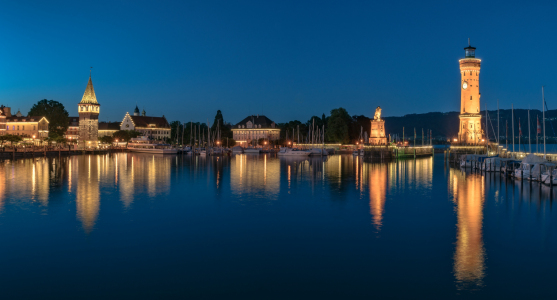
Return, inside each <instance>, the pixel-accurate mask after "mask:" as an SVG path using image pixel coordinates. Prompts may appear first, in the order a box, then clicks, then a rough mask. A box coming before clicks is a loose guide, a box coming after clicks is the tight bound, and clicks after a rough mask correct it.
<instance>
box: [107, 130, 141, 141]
mask: <svg viewBox="0 0 557 300" xmlns="http://www.w3.org/2000/svg"><path fill="white" fill-rule="evenodd" d="M140 135H141V132H138V131H133V130H118V131H116V132H115V133H114V134H112V137H113V138H115V139H118V140H119V141H123V142H129V140H130V139H132V138H136V137H138V136H140Z"/></svg>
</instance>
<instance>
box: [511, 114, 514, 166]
mask: <svg viewBox="0 0 557 300" xmlns="http://www.w3.org/2000/svg"><path fill="white" fill-rule="evenodd" d="M511 122H512V124H511V127H512V134H513V155H514V104H511Z"/></svg>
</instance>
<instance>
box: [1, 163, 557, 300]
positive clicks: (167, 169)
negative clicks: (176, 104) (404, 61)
mask: <svg viewBox="0 0 557 300" xmlns="http://www.w3.org/2000/svg"><path fill="white" fill-rule="evenodd" d="M555 192H557V187H555V188H554V191H551V190H550V188H549V187H546V186H540V185H538V184H536V183H534V184H531V183H530V182H527V181H526V182H520V181H515V180H507V179H504V178H501V177H499V176H498V175H493V174H488V175H487V176H486V175H484V174H475V173H472V172H470V171H469V170H468V171H466V170H460V169H454V168H451V167H450V166H447V165H445V164H444V162H443V156H442V155H436V156H435V157H434V158H431V157H430V158H423V159H418V160H415V161H414V160H405V161H398V162H389V163H370V162H362V161H361V159H359V158H353V157H352V156H349V155H334V156H331V157H329V158H328V159H322V158H320V157H319V158H311V159H305V160H303V159H292V158H290V159H288V158H286V159H285V158H277V157H275V156H272V155H269V154H267V155H238V156H234V157H231V158H228V157H207V158H202V157H193V158H192V157H188V156H183V157H182V156H156V155H155V156H153V155H148V154H145V155H143V154H126V153H119V154H112V155H104V156H100V155H99V156H72V157H62V158H61V159H58V158H36V159H30V158H29V159H18V160H15V161H2V162H0V241H1V246H0V290H1V295H2V298H3V299H25V298H28V299H103V298H104V299H109V298H135V299H168V298H188V299H360V298H376V299H377V298H399V299H412V298H418V297H422V298H432V299H447V298H452V297H460V298H469V297H474V298H553V297H554V288H553V286H554V282H555V279H557V275H555V274H556V273H555V272H556V270H557V212H556V208H555V207H553V206H554V204H555V203H554V201H555V200H554V197H555Z"/></svg>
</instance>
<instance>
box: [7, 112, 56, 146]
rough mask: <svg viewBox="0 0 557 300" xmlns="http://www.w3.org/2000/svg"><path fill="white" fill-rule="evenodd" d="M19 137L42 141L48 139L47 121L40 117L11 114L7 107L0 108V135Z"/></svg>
mask: <svg viewBox="0 0 557 300" xmlns="http://www.w3.org/2000/svg"><path fill="white" fill-rule="evenodd" d="M5 134H11V135H19V136H22V137H24V138H29V139H34V140H35V139H36V140H42V139H43V138H46V137H48V120H47V119H46V118H45V117H41V116H27V117H24V116H22V114H21V112H19V111H18V113H17V115H12V114H11V109H10V108H9V107H5V106H0V135H5Z"/></svg>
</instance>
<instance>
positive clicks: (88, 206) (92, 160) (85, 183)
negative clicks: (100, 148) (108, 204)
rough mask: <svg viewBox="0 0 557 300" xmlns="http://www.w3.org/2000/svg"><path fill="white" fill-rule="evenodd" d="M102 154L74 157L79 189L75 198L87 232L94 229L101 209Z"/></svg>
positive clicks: (80, 218)
mask: <svg viewBox="0 0 557 300" xmlns="http://www.w3.org/2000/svg"><path fill="white" fill-rule="evenodd" d="M100 159H101V157H100V156H96V157H95V156H76V157H72V160H73V162H74V163H73V164H72V165H73V168H74V169H73V170H72V174H74V176H75V177H77V178H75V179H77V180H76V182H77V191H76V198H75V206H76V215H77V218H78V219H79V220H80V221H81V223H82V226H83V229H84V230H85V232H86V233H90V232H91V230H93V227H94V225H95V222H96V220H97V217H98V215H99V209H100V205H101V203H100V191H99V177H98V176H100V171H99V168H100V167H101V166H100Z"/></svg>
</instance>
